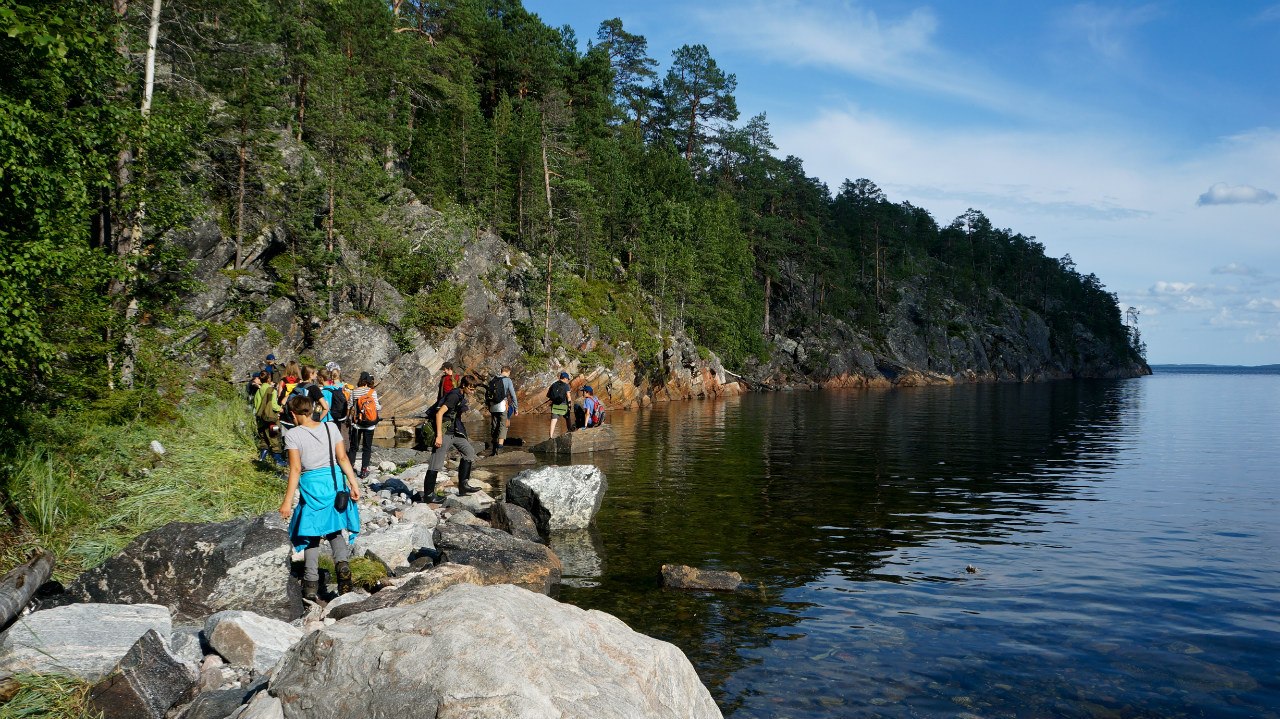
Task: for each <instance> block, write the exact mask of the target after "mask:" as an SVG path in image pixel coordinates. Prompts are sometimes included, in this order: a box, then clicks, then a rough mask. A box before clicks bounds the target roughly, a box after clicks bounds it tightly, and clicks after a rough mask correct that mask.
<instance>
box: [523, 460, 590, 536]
mask: <svg viewBox="0 0 1280 719" xmlns="http://www.w3.org/2000/svg"><path fill="white" fill-rule="evenodd" d="M608 488H609V483H608V482H607V481H606V480H605V478H604V473H603V472H601V471H600V470H599V469H598V468H596V467H595V466H594V465H590V464H575V465H573V466H571V467H540V468H538V469H526V470H525V471H523V472H521V473H520V474H517V475H516V476H514V477H512V478H511V481H510V482H508V483H507V501H508V502H511V503H512V504H518V505H520V506H521V507H524V508H525V509H527V510H529V514H531V515H533V521H534V522H536V523H537V525H538V531H539V532H541V533H542V534H544V535H548V534H551V533H552V532H558V531H562V530H566V529H585V528H586V527H588V526H590V525H591V522H592V520H594V519H595V516H596V512H598V511H600V504H601V502H603V501H604V494H605V492H606V491H607V490H608Z"/></svg>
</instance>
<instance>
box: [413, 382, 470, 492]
mask: <svg viewBox="0 0 1280 719" xmlns="http://www.w3.org/2000/svg"><path fill="white" fill-rule="evenodd" d="M476 384H477V382H476V378H475V377H472V376H471V375H465V376H463V377H462V379H461V381H460V382H459V383H458V385H457V386H455V387H454V388H453V389H451V390H449V391H448V392H446V393H445V395H444V399H443V400H442V401H441V402H440V404H439V406H438V407H437V408H436V409H435V411H434V412H432V413H431V416H430V417H428V418H427V419H428V421H429V422H431V423H432V425H433V426H434V427H435V431H436V439H435V447H434V449H432V450H431V462H430V463H429V464H428V465H427V476H426V478H425V479H424V480H423V483H422V501H423V502H439V501H442V499H443V498H442V497H440V496H438V495H436V493H435V491H436V477H437V476H438V475H439V474H440V470H442V469H444V460H445V457H446V456H447V455H448V454H449V449H450V448H452V447H457V448H458V451H459V452H460V453H461V454H462V459H461V460H460V461H459V462H458V494H460V495H466V494H470V493H471V492H474V491H476V490H474V489H472V488H471V487H470V486H469V485H468V484H467V479H469V478H470V477H471V465H472V464H473V463H474V462H475V461H476V450H475V447H472V446H471V440H470V439H467V425H466V424H465V423H464V422H463V421H462V415H464V414H466V412H467V411H468V410H469V409H471V407H470V406H469V405H468V404H467V397H466V392H467V391H468V390H470V389H471V388H472V387H475V386H476Z"/></svg>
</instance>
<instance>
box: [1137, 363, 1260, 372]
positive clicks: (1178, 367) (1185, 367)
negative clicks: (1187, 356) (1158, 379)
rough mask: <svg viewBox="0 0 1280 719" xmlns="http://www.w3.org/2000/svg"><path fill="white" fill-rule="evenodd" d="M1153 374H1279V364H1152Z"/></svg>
mask: <svg viewBox="0 0 1280 719" xmlns="http://www.w3.org/2000/svg"><path fill="white" fill-rule="evenodd" d="M1151 372H1152V373H1153V374H1280V364H1266V365H1253V366H1249V365H1220V364H1153V365H1151Z"/></svg>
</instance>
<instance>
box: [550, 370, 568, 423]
mask: <svg viewBox="0 0 1280 719" xmlns="http://www.w3.org/2000/svg"><path fill="white" fill-rule="evenodd" d="M570 391H572V389H571V388H570V387H569V373H568V372H561V373H560V379H558V380H556V381H555V382H553V383H552V384H551V386H550V387H549V388H547V399H548V400H550V401H551V436H552V437H554V436H556V420H559V419H563V420H564V428H565V431H566V432H568V431H572V430H573V425H572V424H570V421H571V420H570V419H569V418H570V417H571V415H570V414H569V404H570V402H569V393H570Z"/></svg>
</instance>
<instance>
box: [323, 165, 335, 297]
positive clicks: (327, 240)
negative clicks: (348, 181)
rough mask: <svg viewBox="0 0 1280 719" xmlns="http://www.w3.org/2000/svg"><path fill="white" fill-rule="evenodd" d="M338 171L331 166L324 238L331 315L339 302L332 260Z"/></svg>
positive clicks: (326, 288) (325, 282)
mask: <svg viewBox="0 0 1280 719" xmlns="http://www.w3.org/2000/svg"><path fill="white" fill-rule="evenodd" d="M336 170H337V168H336V167H334V166H332V165H331V166H330V168H329V216H328V218H326V222H325V237H324V249H325V252H327V253H328V254H329V259H330V261H329V262H328V263H327V264H328V267H327V268H326V269H325V279H324V287H325V291H326V294H328V295H329V308H330V309H329V311H330V313H332V312H334V311H335V310H336V307H337V300H336V298H334V296H333V265H334V263H333V261H332V258H333V248H334V242H333V204H334V203H333V173H334V172H335V171H336Z"/></svg>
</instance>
